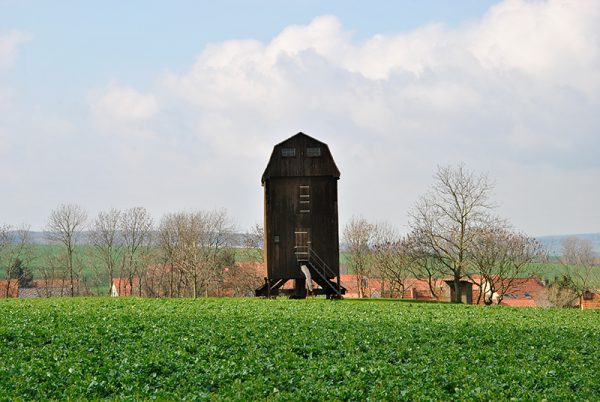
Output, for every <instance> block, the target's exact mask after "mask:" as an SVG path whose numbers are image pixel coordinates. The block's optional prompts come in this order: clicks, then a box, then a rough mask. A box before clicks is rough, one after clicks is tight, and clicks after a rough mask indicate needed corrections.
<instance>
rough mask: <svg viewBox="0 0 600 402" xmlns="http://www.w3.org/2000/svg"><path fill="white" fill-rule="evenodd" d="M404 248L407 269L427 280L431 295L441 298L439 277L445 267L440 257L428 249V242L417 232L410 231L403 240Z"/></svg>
mask: <svg viewBox="0 0 600 402" xmlns="http://www.w3.org/2000/svg"><path fill="white" fill-rule="evenodd" d="M402 243H403V249H404V250H405V253H406V256H407V263H408V266H407V269H408V271H409V272H410V274H411V275H412V276H413V277H415V278H417V279H420V280H425V281H426V282H427V286H428V288H429V292H430V293H431V296H432V297H433V298H434V299H436V300H440V298H441V297H442V288H441V287H440V286H439V283H438V279H439V278H440V277H442V276H443V274H444V267H443V265H442V263H441V262H440V260H439V259H437V258H436V257H435V256H434V255H433V253H432V252H431V251H430V250H429V249H428V247H427V242H426V241H424V240H423V239H421V238H420V237H419V235H418V234H416V233H414V232H413V233H410V234H409V235H408V236H406V237H405V238H404V239H403V240H402Z"/></svg>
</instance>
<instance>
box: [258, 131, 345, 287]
mask: <svg viewBox="0 0 600 402" xmlns="http://www.w3.org/2000/svg"><path fill="white" fill-rule="evenodd" d="M339 178H340V172H339V170H338V168H337V166H336V164H335V161H334V160H333V157H332V155H331V152H330V151H329V147H328V146H327V145H326V144H325V143H323V142H321V141H318V140H316V139H314V138H312V137H309V136H308V135H306V134H304V133H298V134H296V135H294V136H293V137H291V138H289V139H287V140H285V141H283V142H281V143H279V144H277V145H275V147H274V149H273V152H272V154H271V157H270V159H269V163H268V165H267V168H266V169H265V172H264V174H263V176H262V185H263V187H264V204H265V208H264V210H265V226H264V227H265V257H266V258H265V260H266V265H267V278H268V280H269V281H277V280H288V279H294V280H303V279H304V278H305V277H304V275H303V274H302V272H301V270H300V264H299V262H298V258H297V257H298V254H296V253H302V252H303V250H304V247H310V249H311V250H312V252H315V253H316V254H318V256H319V257H320V258H321V259H322V260H323V261H324V262H325V264H326V265H327V266H328V267H329V270H328V271H327V273H326V275H325V276H326V277H327V279H333V278H334V277H337V276H339V238H338V207H337V181H338V179H339Z"/></svg>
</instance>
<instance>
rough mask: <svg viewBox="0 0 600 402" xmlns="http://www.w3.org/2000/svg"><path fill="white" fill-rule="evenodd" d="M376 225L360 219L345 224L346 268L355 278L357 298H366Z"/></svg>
mask: <svg viewBox="0 0 600 402" xmlns="http://www.w3.org/2000/svg"><path fill="white" fill-rule="evenodd" d="M375 234H376V225H374V224H372V223H369V222H368V221H367V220H366V219H364V218H362V217H352V219H351V220H350V222H348V223H347V224H346V226H345V227H344V232H343V239H344V242H345V243H346V250H347V253H348V267H349V268H350V271H351V272H352V273H353V274H354V276H355V277H356V286H357V289H358V297H361V298H362V297H366V281H365V278H368V277H369V276H370V275H371V266H372V264H371V263H372V260H371V252H372V247H373V241H374V240H375Z"/></svg>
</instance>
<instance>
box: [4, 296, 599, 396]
mask: <svg viewBox="0 0 600 402" xmlns="http://www.w3.org/2000/svg"><path fill="white" fill-rule="evenodd" d="M0 356H1V357H2V358H1V359H0V395H2V399H7V400H11V399H17V400H40V399H45V400H81V399H93V400H95V399H111V400H149V399H155V398H156V399H159V400H181V399H195V400H509V399H511V398H515V399H517V400H573V399H577V400H596V399H597V397H598V395H600V376H599V375H598V361H600V311H589V310H588V311H580V310H571V309H539V308H532V309H511V308H503V307H482V306H465V305H452V304H431V303H421V304H414V303H406V302H386V301H382V302H371V301H360V302H353V301H339V302H332V301H326V300H302V301H293V300H263V299H202V300H190V299H158V300H157V299H110V298H76V299H42V300H39V299H38V300H18V299H12V300H0Z"/></svg>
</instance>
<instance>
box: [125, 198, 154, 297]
mask: <svg viewBox="0 0 600 402" xmlns="http://www.w3.org/2000/svg"><path fill="white" fill-rule="evenodd" d="M152 228H153V222H152V217H151V216H150V214H149V213H148V211H147V210H146V208H143V207H134V208H130V209H128V210H125V211H124V212H123V213H122V214H121V233H122V236H123V247H124V260H123V272H124V273H125V275H126V277H127V280H128V281H129V286H130V288H131V294H132V295H133V293H134V288H135V285H137V291H138V296H142V283H143V281H144V274H145V272H146V268H147V266H148V264H149V262H150V252H151V243H152ZM135 278H137V280H135Z"/></svg>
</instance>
